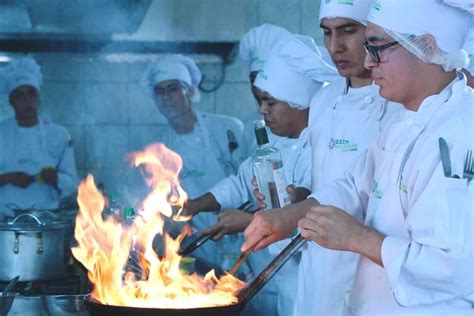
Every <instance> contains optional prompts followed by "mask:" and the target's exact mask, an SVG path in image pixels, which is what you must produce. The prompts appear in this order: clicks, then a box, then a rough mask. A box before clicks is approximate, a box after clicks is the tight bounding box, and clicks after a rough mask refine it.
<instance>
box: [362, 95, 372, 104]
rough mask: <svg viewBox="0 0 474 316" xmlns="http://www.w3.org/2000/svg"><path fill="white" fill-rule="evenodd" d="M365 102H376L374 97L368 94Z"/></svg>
mask: <svg viewBox="0 0 474 316" xmlns="http://www.w3.org/2000/svg"><path fill="white" fill-rule="evenodd" d="M364 102H365V103H366V104H370V103H372V102H374V98H372V97H371V96H366V97H365V98H364Z"/></svg>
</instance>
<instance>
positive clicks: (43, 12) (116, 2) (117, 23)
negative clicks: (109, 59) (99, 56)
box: [0, 0, 152, 37]
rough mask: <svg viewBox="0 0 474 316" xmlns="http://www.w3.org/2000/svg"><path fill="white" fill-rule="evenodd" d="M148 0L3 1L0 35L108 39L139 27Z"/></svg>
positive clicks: (146, 9) (0, 5) (145, 11)
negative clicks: (72, 36) (38, 34)
mask: <svg viewBox="0 0 474 316" xmlns="http://www.w3.org/2000/svg"><path fill="white" fill-rule="evenodd" d="M151 2H152V0H3V1H2V2H1V4H0V32H1V34H3V36H6V35H8V33H38V32H47V33H64V34H71V35H76V36H87V35H90V34H94V35H100V36H104V37H107V36H110V34H114V33H133V32H136V31H137V29H138V28H139V26H140V24H141V22H142V20H143V18H144V17H145V14H146V13H147V11H148V8H149V7H150V4H151Z"/></svg>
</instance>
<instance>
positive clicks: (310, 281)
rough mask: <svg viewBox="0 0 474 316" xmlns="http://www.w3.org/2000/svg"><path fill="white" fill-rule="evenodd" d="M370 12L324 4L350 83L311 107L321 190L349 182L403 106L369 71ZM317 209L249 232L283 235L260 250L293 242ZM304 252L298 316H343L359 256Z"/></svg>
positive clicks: (315, 180) (331, 89) (331, 44)
mask: <svg viewBox="0 0 474 316" xmlns="http://www.w3.org/2000/svg"><path fill="white" fill-rule="evenodd" d="M369 8H370V1H345V2H344V1H321V9H320V27H321V29H322V31H323V34H324V44H325V46H326V48H327V49H328V51H329V53H330V55H331V58H332V61H333V62H334V64H335V66H336V68H337V70H338V72H339V74H340V75H341V76H342V78H340V79H339V80H337V81H335V82H332V83H330V84H329V85H328V86H326V87H325V88H323V89H321V90H320V91H319V92H318V93H317V94H316V95H315V96H314V97H313V99H312V102H311V107H310V119H309V124H310V129H311V136H310V142H311V147H312V185H311V189H312V191H313V192H314V191H316V190H318V189H319V188H320V187H322V186H323V185H325V184H328V183H330V182H331V181H333V180H334V179H338V178H342V177H344V175H345V173H346V172H347V171H350V170H351V169H352V168H353V166H354V164H355V161H356V159H357V157H358V156H359V155H360V154H361V153H363V152H364V151H365V150H366V149H367V148H368V147H369V145H370V144H371V143H373V142H374V141H375V140H376V138H377V137H378V135H379V133H380V131H381V130H382V127H383V126H384V124H385V123H386V121H387V119H388V117H389V116H390V114H391V113H392V112H393V111H396V110H398V109H399V108H400V105H396V104H389V103H388V102H387V101H386V100H384V99H382V98H381V97H380V96H379V93H378V88H377V86H375V85H374V84H373V83H372V78H371V72H370V70H367V69H366V68H365V67H364V60H365V56H366V52H365V50H364V46H363V43H364V41H365V33H364V32H365V27H366V24H367V22H366V18H367V14H368V11H369ZM297 190H298V189H297ZM257 196H258V193H257ZM311 205H314V201H313V200H306V201H303V202H301V203H297V204H294V205H293V206H291V207H288V208H284V209H277V210H271V211H270V212H261V213H259V214H258V215H256V216H255V217H254V224H253V226H252V227H253V228H249V229H247V235H248V238H249V240H248V241H249V242H251V241H252V238H253V235H254V232H251V231H252V229H256V232H255V237H257V239H255V240H258V238H259V236H265V234H266V231H265V229H267V226H271V227H272V228H275V233H273V231H272V232H271V233H270V234H269V235H268V236H267V237H268V239H267V238H266V239H264V240H263V241H262V243H261V244H260V245H259V246H258V247H259V248H261V247H263V246H265V245H268V244H270V243H271V242H272V241H274V240H277V239H279V238H280V236H286V235H287V234H288V233H290V232H291V231H292V230H293V229H294V228H296V225H297V222H298V220H299V219H301V218H303V217H304V215H305V213H306V211H307V210H309V208H310V206H311ZM262 206H264V204H262ZM260 225H261V226H260ZM303 249H304V250H303V252H302V258H301V262H300V265H299V270H298V276H297V278H298V287H297V292H296V296H297V299H296V304H295V307H294V310H293V315H341V314H342V311H343V306H344V297H345V295H346V293H347V292H348V291H349V290H350V288H351V286H352V281H353V277H354V273H355V270H356V264H357V260H358V255H357V254H355V253H350V252H342V251H333V250H328V249H325V248H323V247H320V246H319V245H317V244H315V243H307V244H306V245H305V246H304V248H303Z"/></svg>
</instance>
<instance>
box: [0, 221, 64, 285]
mask: <svg viewBox="0 0 474 316" xmlns="http://www.w3.org/2000/svg"><path fill="white" fill-rule="evenodd" d="M25 219H28V220H29V221H28V222H26V221H25ZM66 226H67V223H65V222H61V221H55V220H54V221H51V222H47V223H46V222H42V221H41V220H40V219H39V218H38V217H36V216H35V215H33V214H21V215H19V216H17V217H15V219H14V220H12V221H10V222H8V223H1V224H0V281H7V280H10V279H11V278H13V277H14V276H16V275H19V276H20V281H37V280H51V279H55V278H60V277H62V276H63V275H64V270H65V265H64V248H65V247H64V234H65V228H66Z"/></svg>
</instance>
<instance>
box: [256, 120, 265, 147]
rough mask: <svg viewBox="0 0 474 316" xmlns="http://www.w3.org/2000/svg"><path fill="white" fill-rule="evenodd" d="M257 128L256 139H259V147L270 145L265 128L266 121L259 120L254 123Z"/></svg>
mask: <svg viewBox="0 0 474 316" xmlns="http://www.w3.org/2000/svg"><path fill="white" fill-rule="evenodd" d="M253 124H254V128H255V137H256V138H257V145H264V144H268V135H267V129H266V128H265V121H264V120H258V121H255V122H253Z"/></svg>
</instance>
